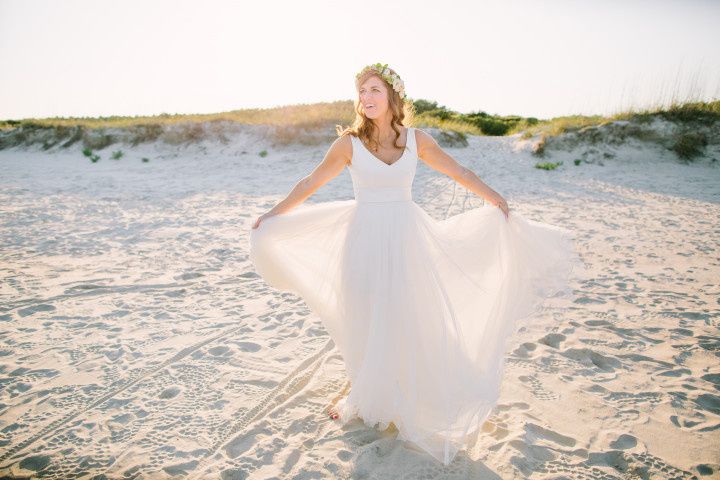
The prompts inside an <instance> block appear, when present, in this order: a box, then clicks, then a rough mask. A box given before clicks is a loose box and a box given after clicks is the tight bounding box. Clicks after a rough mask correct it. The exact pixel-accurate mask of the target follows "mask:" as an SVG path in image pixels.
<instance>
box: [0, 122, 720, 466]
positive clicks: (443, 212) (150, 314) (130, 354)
mask: <svg viewBox="0 0 720 480" xmlns="http://www.w3.org/2000/svg"><path fill="white" fill-rule="evenodd" d="M469 142H470V146H469V147H468V148H448V149H447V151H448V153H450V154H451V155H453V156H454V157H455V158H456V159H457V160H458V161H459V162H461V163H463V164H464V165H466V166H468V167H470V168H472V169H473V170H474V171H475V172H476V173H477V174H478V175H479V176H480V177H481V178H482V179H483V180H484V181H485V182H486V183H488V184H489V185H490V186H491V187H493V188H494V189H495V190H497V191H499V192H500V193H501V194H503V195H504V196H505V197H506V198H507V199H508V200H509V204H510V208H511V209H514V210H515V211H517V212H520V213H521V214H523V215H525V216H527V217H529V218H532V219H536V220H539V221H544V222H547V223H553V224H558V225H563V226H566V227H568V228H571V229H573V230H575V231H577V232H578V249H579V251H580V253H581V255H582V257H583V260H584V262H585V264H586V267H587V271H586V273H585V278H584V280H583V281H582V282H580V283H578V284H577V285H575V286H574V288H575V289H576V294H577V296H576V298H575V299H574V301H573V300H562V299H553V300H551V301H549V302H548V304H547V306H546V308H545V309H544V310H543V312H542V313H541V314H540V315H539V316H538V318H537V320H536V322H535V323H534V324H533V325H532V326H530V327H528V328H527V329H524V330H522V331H521V332H518V335H517V336H516V337H515V338H514V339H513V344H512V345H510V347H509V349H508V353H507V358H506V367H505V377H504V382H503V387H502V394H501V397H500V400H499V402H498V405H497V408H496V409H495V411H494V412H493V414H492V416H491V417H490V418H489V419H488V421H487V422H486V423H485V425H484V427H483V431H482V432H481V433H480V435H479V436H478V439H477V442H476V443H475V444H474V445H473V446H472V447H471V448H470V449H468V451H466V452H463V453H460V454H459V455H458V456H457V457H456V459H455V461H454V462H453V464H451V465H450V466H449V467H447V468H443V466H442V465H440V464H438V463H437V462H436V461H435V460H433V459H432V458H431V457H429V456H428V455H426V454H423V452H421V451H418V450H416V449H414V448H412V446H408V445H406V444H404V443H402V442H398V441H397V440H395V436H396V435H397V431H392V428H391V429H390V430H387V431H383V432H380V431H377V430H373V429H370V428H367V427H365V426H364V425H363V424H362V422H360V421H353V422H351V423H350V424H348V425H346V426H345V427H342V428H341V427H340V426H339V425H338V423H337V422H336V421H333V420H331V419H329V418H328V417H327V416H326V415H325V414H324V413H323V410H324V407H325V406H326V405H327V404H328V402H329V401H330V399H331V398H332V397H334V396H335V395H337V394H338V393H339V392H341V391H342V390H343V388H344V387H345V386H346V385H347V378H346V376H345V372H344V370H343V362H342V357H341V356H340V355H339V354H338V352H337V350H336V349H335V346H334V344H333V343H332V341H331V339H330V338H329V337H328V335H327V332H326V331H325V330H324V328H323V326H322V323H321V321H320V319H319V318H318V317H317V316H316V315H315V314H314V313H313V312H311V311H310V310H309V309H308V308H307V306H306V305H305V304H304V303H303V302H302V300H301V299H299V298H298V297H296V296H294V295H291V294H287V293H281V292H278V291H275V290H273V289H272V288H270V287H268V286H267V285H266V284H265V283H264V282H263V280H262V279H261V278H260V277H259V276H258V275H257V274H255V273H254V272H253V268H252V265H251V263H250V262H249V260H248V251H247V247H248V244H247V235H248V232H249V229H250V225H251V224H252V223H253V222H254V220H255V218H256V217H257V216H258V215H259V214H261V213H262V212H264V211H266V210H267V209H269V208H270V207H271V206H272V205H274V203H275V202H277V201H279V200H280V199H281V198H283V196H284V195H285V194H286V193H287V192H289V190H290V189H291V188H292V186H293V185H294V184H295V182H296V181H297V180H299V179H300V178H301V177H302V176H304V175H305V174H307V173H308V172H310V171H311V170H312V168H313V167H314V166H315V165H316V164H317V163H318V162H319V161H320V160H321V159H322V157H323V155H324V153H325V150H326V147H327V146H326V145H322V146H318V147H309V146H290V147H286V148H278V149H275V148H270V147H268V145H267V144H266V143H265V142H264V141H263V140H262V139H261V138H259V137H255V136H253V135H252V134H251V133H247V132H246V134H243V135H237V136H236V137H234V138H233V139H231V142H230V143H229V144H227V145H222V144H220V143H213V142H202V143H199V144H196V145H191V146H189V147H178V146H169V145H164V144H162V143H151V144H142V145H140V146H138V147H129V146H121V145H113V146H110V147H108V148H106V149H104V150H101V151H98V153H99V154H100V155H101V156H102V159H101V160H100V161H99V162H97V163H91V162H90V160H88V159H87V158H86V157H84V156H83V155H82V153H81V151H80V147H77V148H75V147H71V148H70V149H68V150H56V149H51V150H48V151H40V150H38V149H29V150H22V149H19V148H13V149H9V150H4V151H0V164H1V165H2V173H1V174H0V187H1V188H0V212H1V215H0V219H1V226H2V228H1V229H0V232H1V233H0V235H1V239H2V249H1V250H0V254H1V259H2V263H1V269H2V274H1V275H2V276H1V279H2V282H1V283H0V330H1V331H2V335H1V336H0V432H1V433H0V475H4V476H8V477H10V478H13V477H16V478H20V477H23V476H24V477H25V478H30V477H33V478H36V477H41V478H78V477H79V478H186V477H188V478H223V479H244V478H253V479H254V478H262V479H269V478H278V479H280V478H292V479H317V478H357V479H360V478H367V479H370V478H372V479H385V478H388V479H398V478H407V479H418V478H426V479H431V478H443V479H455V478H493V479H497V478H508V479H515V478H527V477H532V478H533V479H544V478H573V479H574V478H583V479H585V478H587V479H591V478H592V479H595V478H602V479H615V478H622V479H626V478H628V479H629V478H633V479H634V478H638V479H641V478H652V479H655V478H680V479H684V478H700V477H702V478H713V477H714V478H718V476H719V475H720V473H718V472H719V471H720V453H719V452H720V448H719V447H720V431H719V429H720V393H719V392H718V390H720V363H719V362H718V352H719V351H720V335H718V317H719V316H718V313H719V310H720V305H719V304H720V302H719V301H718V298H719V294H720V287H719V286H718V283H719V282H718V280H719V279H720V266H719V260H718V255H717V252H718V246H719V245H718V243H719V242H720V235H719V233H720V230H719V228H718V227H719V225H718V219H720V171H719V169H718V167H717V165H716V164H717V163H718V162H710V161H709V159H707V158H706V159H704V160H703V161H699V162H698V163H696V164H690V165H683V164H680V163H679V162H678V161H677V160H676V159H675V158H674V154H672V152H668V151H667V150H662V149H658V148H652V147H650V146H647V145H640V144H633V143H631V142H630V143H628V144H624V145H620V146H613V147H609V146H608V147H604V149H605V150H607V151H609V152H610V151H611V152H612V153H613V154H614V157H612V158H603V161H602V164H599V163H593V164H588V163H583V164H581V165H579V166H575V165H574V164H573V162H572V160H573V158H579V157H577V152H574V151H570V152H554V153H552V154H551V157H550V158H549V159H547V160H548V161H556V160H563V165H562V166H561V167H560V168H559V169H558V170H555V171H544V170H539V169H536V168H533V165H534V164H535V163H536V161H537V159H536V158H535V157H533V155H532V154H531V153H530V147H529V145H530V142H528V141H523V140H521V139H520V138H519V137H505V138H488V137H470V139H469ZM117 149H121V150H123V151H124V152H125V155H124V156H123V158H121V159H119V160H112V159H111V158H110V153H111V152H112V151H114V150H117ZM263 149H268V152H269V154H268V156H267V157H261V156H259V155H258V152H259V151H261V150H263ZM711 155H715V158H720V155H717V152H712V153H711ZM142 157H148V158H149V159H150V161H149V162H147V163H143V162H142V161H141V160H140V159H141V158H142ZM413 194H414V197H415V201H416V202H418V203H419V204H420V205H421V206H423V208H425V209H426V210H427V211H428V212H429V213H430V214H431V215H432V216H433V217H435V218H438V219H439V218H444V217H446V216H448V215H453V214H455V213H458V212H461V211H464V210H466V209H469V208H473V207H475V206H479V205H481V203H482V201H481V199H479V198H478V197H476V196H475V195H473V194H472V193H470V192H468V191H466V190H465V189H464V188H462V187H461V186H459V185H456V184H454V182H452V180H450V179H449V178H447V177H443V176H441V175H440V174H438V173H437V172H434V171H432V170H431V169H429V168H428V167H427V166H426V165H424V164H423V163H422V162H420V163H419V165H418V172H417V177H416V179H415V184H414V190H413ZM349 198H352V185H351V183H350V177H349V172H348V171H347V170H346V171H344V172H343V173H342V174H341V175H340V176H339V177H337V178H335V179H334V180H333V181H331V182H330V183H329V184H327V185H325V186H324V187H323V188H322V189H321V190H319V191H318V192H317V193H316V194H315V195H314V196H312V197H311V198H310V199H308V200H307V202H308V203H313V202H320V201H327V200H335V199H349Z"/></svg>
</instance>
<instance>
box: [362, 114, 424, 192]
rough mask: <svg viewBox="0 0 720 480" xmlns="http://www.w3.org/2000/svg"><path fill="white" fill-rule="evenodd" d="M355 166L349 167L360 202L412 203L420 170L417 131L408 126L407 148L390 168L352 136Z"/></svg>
mask: <svg viewBox="0 0 720 480" xmlns="http://www.w3.org/2000/svg"><path fill="white" fill-rule="evenodd" d="M350 138H351V140H352V147H353V154H352V164H351V165H349V166H348V169H349V170H350V176H351V178H352V183H353V191H354V193H355V200H356V201H357V202H398V201H411V200H412V183H413V179H414V178H415V170H416V168H417V160H418V157H417V142H416V138H415V129H414V128H412V127H408V132H407V145H406V147H405V152H403V154H402V156H401V157H400V159H399V160H397V161H395V163H393V164H391V165H388V164H387V163H385V162H383V161H382V160H380V159H379V158H377V157H376V156H375V155H373V154H372V153H370V151H369V150H368V149H367V147H365V145H363V143H362V141H361V140H360V139H359V138H358V137H355V136H353V135H351V136H350Z"/></svg>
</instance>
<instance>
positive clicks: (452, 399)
mask: <svg viewBox="0 0 720 480" xmlns="http://www.w3.org/2000/svg"><path fill="white" fill-rule="evenodd" d="M351 138H352V146H353V156H352V165H351V166H348V168H349V170H350V174H351V177H352V182H353V190H354V193H355V199H354V200H339V201H331V202H325V203H318V204H312V205H308V204H303V205H299V206H297V207H295V208H294V209H293V210H291V211H289V212H286V213H284V214H279V215H276V216H273V217H269V218H267V219H265V220H264V221H262V222H261V224H260V226H259V227H258V228H257V229H253V230H251V233H250V258H251V261H252V262H253V264H254V266H255V268H256V271H257V273H258V274H260V275H261V276H262V277H263V279H264V280H265V281H266V282H267V283H268V284H269V285H271V286H273V287H275V288H277V289H280V290H283V291H288V292H294V293H296V294H298V295H300V296H301V297H302V298H303V300H304V301H305V302H306V304H307V305H308V307H309V308H311V309H312V310H313V311H314V312H315V313H317V315H318V316H319V317H320V318H321V320H322V322H323V323H324V325H325V327H326V329H327V331H328V334H329V335H330V337H331V338H332V339H333V340H334V342H335V345H336V346H337V348H338V351H339V352H340V353H341V355H342V356H343V359H344V361H345V366H346V372H347V375H348V377H349V379H350V382H351V389H350V393H349V394H348V396H347V397H345V398H343V399H341V400H340V401H339V402H338V404H337V406H338V410H339V412H340V420H341V422H342V424H345V423H347V421H349V420H351V419H352V418H355V417H359V418H361V419H362V420H363V421H364V422H365V424H366V425H368V426H370V427H374V426H377V425H379V426H380V427H381V428H382V429H385V428H386V427H388V426H389V423H390V422H393V423H394V424H395V426H396V427H397V429H398V432H399V433H398V438H399V439H400V440H406V441H410V442H412V443H414V444H415V445H417V446H419V447H420V448H422V449H424V450H425V451H427V452H428V453H429V454H431V455H432V456H433V457H435V458H436V459H438V460H439V461H441V462H443V463H444V464H445V465H447V464H449V463H450V462H451V461H452V459H453V458H454V457H455V455H456V454H457V452H458V451H460V450H461V449H463V448H464V447H466V446H467V443H468V441H469V440H470V437H471V436H472V434H473V433H474V432H475V431H476V430H477V429H478V428H480V427H481V426H482V424H483V422H484V420H485V419H486V418H487V417H488V416H489V415H490V413H491V411H492V409H493V406H494V404H495V402H496V400H497V398H498V395H499V389H500V380H501V377H502V367H503V359H504V353H505V346H506V341H507V340H508V339H509V337H510V336H511V335H512V334H513V333H514V332H515V331H516V329H517V328H518V326H519V324H520V322H519V321H520V320H524V321H527V320H529V319H530V318H532V316H533V314H534V313H536V312H537V310H538V308H539V307H541V306H542V305H541V304H542V301H543V299H545V298H546V297H549V296H556V295H568V294H572V289H571V288H570V286H569V284H570V283H571V282H570V280H571V274H572V271H573V269H574V267H575V266H576V265H580V264H581V261H580V259H579V256H578V254H577V253H576V251H575V248H574V236H573V234H572V232H571V231H569V230H566V229H564V228H560V227H558V226H554V225H548V224H544V223H539V222H536V221H533V220H529V219H525V218H523V217H522V216H520V215H518V214H516V213H514V212H513V211H511V212H510V215H509V217H508V218H507V219H506V218H505V215H504V214H503V212H502V211H501V210H500V209H499V208H498V207H496V206H489V205H486V206H483V207H480V208H475V209H472V210H468V211H465V212H463V213H460V214H457V215H455V216H452V217H450V218H447V219H445V220H442V221H436V220H434V219H433V218H431V217H430V216H429V215H428V214H427V213H426V212H425V211H424V210H423V209H422V208H421V207H420V206H419V205H418V204H417V203H415V202H414V201H413V199H412V193H411V187H412V183H413V179H414V177H415V170H416V167H417V162H418V156H417V153H416V137H415V129H414V128H410V129H409V130H408V140H407V148H406V150H405V153H404V154H403V156H402V157H401V158H400V159H399V160H398V161H396V162H395V163H393V164H386V163H385V162H383V161H381V160H380V159H378V158H377V157H375V156H374V155H373V154H371V153H370V151H369V150H368V149H367V148H366V147H365V146H364V145H363V143H362V142H361V141H360V140H359V139H358V138H357V137H354V136H353V137H351Z"/></svg>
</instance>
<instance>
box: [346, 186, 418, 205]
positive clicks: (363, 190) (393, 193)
mask: <svg viewBox="0 0 720 480" xmlns="http://www.w3.org/2000/svg"><path fill="white" fill-rule="evenodd" d="M355 200H356V201H357V202H359V203H384V202H409V201H412V187H360V188H358V189H357V190H355Z"/></svg>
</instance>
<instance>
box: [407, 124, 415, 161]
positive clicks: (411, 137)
mask: <svg viewBox="0 0 720 480" xmlns="http://www.w3.org/2000/svg"><path fill="white" fill-rule="evenodd" d="M415 141H416V139H415V128H414V127H408V131H407V140H406V142H405V145H407V147H408V148H409V149H410V150H411V151H412V152H415V156H417V148H416V147H417V146H416V145H415Z"/></svg>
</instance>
